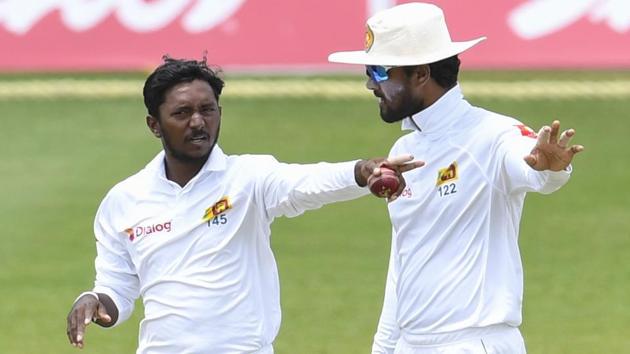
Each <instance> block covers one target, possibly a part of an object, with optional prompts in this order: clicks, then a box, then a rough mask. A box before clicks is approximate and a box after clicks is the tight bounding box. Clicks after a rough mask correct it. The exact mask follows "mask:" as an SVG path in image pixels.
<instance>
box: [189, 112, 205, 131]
mask: <svg viewBox="0 0 630 354" xmlns="http://www.w3.org/2000/svg"><path fill="white" fill-rule="evenodd" d="M189 124H190V127H191V128H201V127H203V115H202V114H201V113H199V112H194V113H193V114H192V116H191V117H190V123H189Z"/></svg>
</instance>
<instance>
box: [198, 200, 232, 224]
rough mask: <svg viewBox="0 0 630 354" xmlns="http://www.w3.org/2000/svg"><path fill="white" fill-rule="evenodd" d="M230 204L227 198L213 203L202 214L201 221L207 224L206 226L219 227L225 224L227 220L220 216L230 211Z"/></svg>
mask: <svg viewBox="0 0 630 354" xmlns="http://www.w3.org/2000/svg"><path fill="white" fill-rule="evenodd" d="M231 208H232V203H230V198H229V197H223V198H221V199H219V201H218V202H216V203H214V204H213V205H212V206H210V207H208V208H207V209H206V211H205V212H204V213H203V218H202V220H203V221H205V222H207V223H208V226H210V225H211V224H215V225H219V224H225V223H227V218H226V217H225V215H222V214H223V212H224V211H226V210H228V209H231Z"/></svg>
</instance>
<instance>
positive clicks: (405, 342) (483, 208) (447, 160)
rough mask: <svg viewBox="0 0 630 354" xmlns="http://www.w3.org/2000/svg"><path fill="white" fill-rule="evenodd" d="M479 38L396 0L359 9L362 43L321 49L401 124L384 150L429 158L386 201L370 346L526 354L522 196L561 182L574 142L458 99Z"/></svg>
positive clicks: (423, 352) (402, 351)
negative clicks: (382, 282)
mask: <svg viewBox="0 0 630 354" xmlns="http://www.w3.org/2000/svg"><path fill="white" fill-rule="evenodd" d="M483 39H484V38H483V37H482V38H477V39H475V40H471V41H466V42H455V41H452V40H451V36H450V33H449V31H448V28H447V26H446V21H445V19H444V14H443V12H442V10H441V9H440V8H438V7H437V6H435V5H432V4H425V3H406V4H402V5H398V6H395V7H393V8H390V9H387V10H384V11H381V12H379V13H377V14H375V15H374V16H372V17H371V18H370V19H368V21H367V27H366V46H365V48H364V50H359V51H351V52H338V53H333V54H331V55H330V56H329V60H330V61H332V62H339V63H350V64H361V65H365V70H366V75H367V78H368V79H367V88H368V89H369V90H371V91H372V92H373V93H374V95H375V96H376V97H377V98H378V101H379V103H378V105H379V110H380V116H381V118H382V119H383V120H384V121H385V122H388V123H393V122H402V128H403V129H404V130H409V131H410V133H409V134H407V135H404V136H403V137H401V138H400V139H399V140H398V141H397V142H396V143H395V144H394V146H393V147H392V149H391V155H392V156H394V155H396V154H398V153H400V152H401V151H405V152H410V153H411V154H413V155H414V156H417V157H419V158H421V159H423V160H424V161H426V163H427V165H426V166H425V167H424V168H422V169H418V170H414V171H410V172H409V173H408V174H406V175H405V178H406V181H407V186H406V188H405V190H404V192H403V193H402V194H401V196H400V197H399V198H398V199H397V200H396V201H394V202H392V203H389V204H388V209H389V215H390V219H391V223H392V243H391V255H390V262H389V271H388V275H387V282H386V288H385V299H384V304H383V310H382V314H381V318H380V321H379V324H378V329H377V332H376V335H375V337H374V344H373V348H372V353H374V354H377V353H396V354H438V353H441V354H464V353H493V354H522V353H525V345H524V341H523V338H522V336H521V333H520V331H519V326H520V324H521V307H522V301H523V269H522V265H521V258H520V254H519V248H518V231H519V223H520V218H521V211H522V209H523V202H524V200H525V195H526V193H527V192H538V193H543V194H547V193H551V192H553V191H555V190H557V189H559V188H560V187H561V186H562V185H564V184H565V183H566V182H567V181H568V179H569V176H570V173H571V161H572V159H573V157H574V155H575V154H576V153H579V152H580V151H582V150H583V149H584V148H583V146H581V145H573V146H572V145H570V144H569V140H570V139H571V138H572V137H573V136H574V134H575V131H574V130H573V129H569V130H566V131H564V132H562V133H560V123H559V122H558V121H554V122H553V123H552V124H551V126H544V127H542V129H540V131H539V133H538V135H536V133H535V132H534V131H532V130H531V129H529V128H528V127H527V126H526V125H524V124H523V123H521V122H520V121H518V120H516V119H514V118H510V117H507V116H504V115H501V114H497V113H493V112H490V111H487V110H485V109H483V108H479V107H475V106H473V105H471V104H470V103H468V102H467V101H466V100H465V99H464V96H463V93H462V90H461V88H460V86H459V84H458V82H457V75H458V72H459V64H460V60H459V58H458V54H459V53H462V52H464V51H465V50H468V49H469V48H471V47H473V46H474V45H476V44H478V43H479V42H481V41H482V40H483ZM550 237H553V235H550Z"/></svg>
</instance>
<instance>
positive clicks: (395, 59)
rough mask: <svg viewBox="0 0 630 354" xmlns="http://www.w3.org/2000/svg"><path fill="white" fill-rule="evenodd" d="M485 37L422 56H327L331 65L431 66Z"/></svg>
mask: <svg viewBox="0 0 630 354" xmlns="http://www.w3.org/2000/svg"><path fill="white" fill-rule="evenodd" d="M485 39H486V37H480V38H477V39H473V40H471V41H466V42H451V44H450V46H448V47H446V48H443V49H442V50H441V51H436V52H432V53H428V54H427V55H422V56H408V57H404V56H394V55H383V54H377V53H374V52H366V51H363V50H357V51H350V52H336V53H332V54H330V55H329V56H328V61H329V62H332V63H344V64H363V65H384V66H407V65H422V64H431V63H435V62H437V61H440V60H442V59H446V58H450V57H452V56H453V55H457V54H460V53H462V52H464V51H466V50H468V49H470V48H472V47H473V46H474V45H476V44H477V43H479V42H481V41H483V40H485Z"/></svg>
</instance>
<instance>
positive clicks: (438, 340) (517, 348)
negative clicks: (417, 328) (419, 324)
mask: <svg viewBox="0 0 630 354" xmlns="http://www.w3.org/2000/svg"><path fill="white" fill-rule="evenodd" d="M525 353H526V351H525V343H524V341H523V336H521V332H520V331H519V330H518V328H515V327H510V326H506V325H496V326H491V327H485V328H479V329H477V328H475V329H471V330H464V331H461V332H454V333H448V334H447V335H438V336H421V337H418V336H408V335H407V336H406V335H405V334H404V333H403V334H402V335H401V337H400V339H399V340H398V343H397V344H396V350H395V351H394V354H525Z"/></svg>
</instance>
